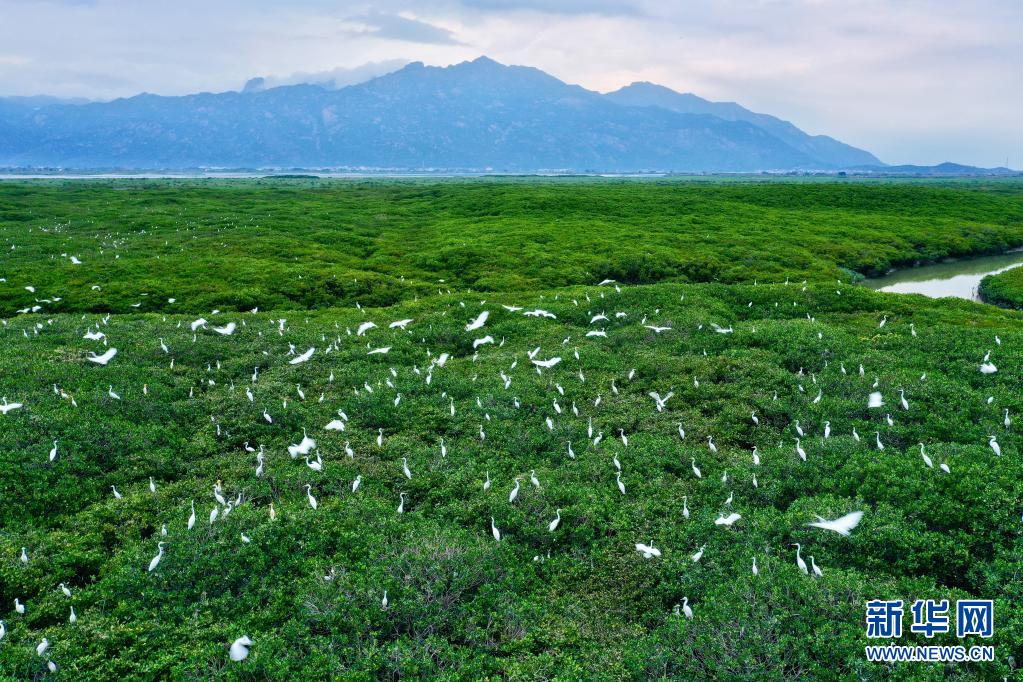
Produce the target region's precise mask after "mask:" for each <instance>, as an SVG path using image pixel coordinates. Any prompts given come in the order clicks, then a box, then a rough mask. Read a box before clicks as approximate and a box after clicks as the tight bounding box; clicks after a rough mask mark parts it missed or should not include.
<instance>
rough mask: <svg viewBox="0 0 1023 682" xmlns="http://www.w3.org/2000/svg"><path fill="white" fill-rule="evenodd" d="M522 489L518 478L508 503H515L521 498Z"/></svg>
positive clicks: (509, 494)
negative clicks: (517, 498) (520, 489)
mask: <svg viewBox="0 0 1023 682" xmlns="http://www.w3.org/2000/svg"><path fill="white" fill-rule="evenodd" d="M520 487H521V481H520V480H519V479H518V478H516V479H515V487H514V488H513V489H512V491H511V492H510V493H508V502H514V501H515V498H516V497H518V496H519V488H520Z"/></svg>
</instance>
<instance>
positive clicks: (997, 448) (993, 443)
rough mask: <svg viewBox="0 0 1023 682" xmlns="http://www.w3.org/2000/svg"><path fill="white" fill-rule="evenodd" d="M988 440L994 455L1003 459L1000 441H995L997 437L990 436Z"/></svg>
mask: <svg viewBox="0 0 1023 682" xmlns="http://www.w3.org/2000/svg"><path fill="white" fill-rule="evenodd" d="M987 439H988V440H987V444H988V445H989V446H990V447H991V449H992V450H993V451H994V453H995V454H996V455H998V456H999V457H1001V456H1002V446H1001V445H999V444H998V441H997V440H995V437H994V436H988V437H987Z"/></svg>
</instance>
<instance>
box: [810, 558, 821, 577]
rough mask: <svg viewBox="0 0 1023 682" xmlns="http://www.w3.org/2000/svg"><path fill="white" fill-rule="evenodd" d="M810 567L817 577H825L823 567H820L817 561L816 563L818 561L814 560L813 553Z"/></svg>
mask: <svg viewBox="0 0 1023 682" xmlns="http://www.w3.org/2000/svg"><path fill="white" fill-rule="evenodd" d="M810 568H811V570H813V574H814V576H816V577H818V578H823V577H824V573H823V572H821V569H820V567H819V566H818V565H817V563H816V562H815V561H814V560H813V556H812V555H811V556H810Z"/></svg>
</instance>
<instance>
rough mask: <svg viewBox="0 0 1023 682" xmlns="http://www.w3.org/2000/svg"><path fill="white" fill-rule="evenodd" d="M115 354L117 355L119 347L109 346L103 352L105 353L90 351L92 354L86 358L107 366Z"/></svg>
mask: <svg viewBox="0 0 1023 682" xmlns="http://www.w3.org/2000/svg"><path fill="white" fill-rule="evenodd" d="M115 355H117V349H116V348H108V349H107V350H106V352H105V353H103V355H96V354H95V353H92V352H91V351H90V355H89V356H88V357H86V358H85V359H86V360H88V361H89V362H95V363H96V364H97V365H104V366H105V365H106V364H107V363H108V362H110V361H111V360H113V359H114V356H115Z"/></svg>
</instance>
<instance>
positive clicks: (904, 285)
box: [863, 249, 1023, 301]
mask: <svg viewBox="0 0 1023 682" xmlns="http://www.w3.org/2000/svg"><path fill="white" fill-rule="evenodd" d="M1021 265H1023V249H1014V250H1013V251H1009V252H1008V253H1003V254H1000V255H997V256H979V257H977V258H965V259H963V260H957V261H952V262H948V263H935V264H933V265H921V266H919V267H915V268H906V269H905V270H896V271H895V272H892V273H890V274H887V275H884V276H882V277H872V278H870V279H868V280H866V281H865V282H863V284H864V286H868V287H870V288H871V289H877V290H878V291H891V292H894V293H897V294H923V295H924V296H929V297H931V298H947V297H955V298H965V299H966V300H968V301H979V300H980V297H979V295H978V294H977V287H978V286H979V285H980V280H982V279H984V278H985V277H987V276H988V275H994V274H997V273H999V272H1005V271H1006V270H1011V269H1012V268H1016V267H1019V266H1021Z"/></svg>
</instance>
